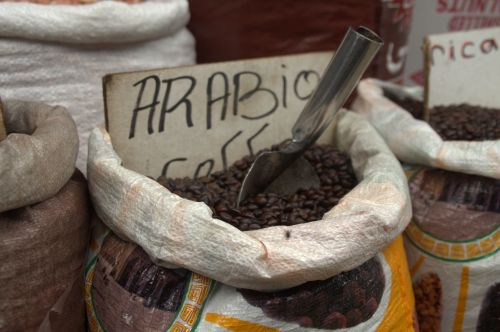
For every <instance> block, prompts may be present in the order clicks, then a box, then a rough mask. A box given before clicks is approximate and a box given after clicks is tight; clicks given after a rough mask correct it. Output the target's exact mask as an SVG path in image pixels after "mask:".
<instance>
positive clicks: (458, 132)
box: [385, 93, 500, 141]
mask: <svg viewBox="0 0 500 332" xmlns="http://www.w3.org/2000/svg"><path fill="white" fill-rule="evenodd" d="M385 96H386V97H387V98H389V99H390V100H392V101H393V102H395V103H396V104H398V105H399V106H401V108H403V109H405V110H407V111H408V112H410V113H411V114H412V115H413V117H414V118H416V119H419V120H422V119H423V103H422V102H419V101H415V100H412V99H404V100H400V99H398V98H397V97H395V96H392V95H391V94H387V93H386V94H385ZM429 114H430V116H429V124H430V126H431V127H432V128H434V130H435V131H436V132H437V133H438V134H439V136H441V138H442V139H443V140H445V141H457V140H460V141H485V140H497V139H500V110H499V109H493V108H486V107H481V106H473V105H468V104H460V105H451V106H436V107H434V108H431V109H430V110H429Z"/></svg>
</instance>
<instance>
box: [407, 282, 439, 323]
mask: <svg viewBox="0 0 500 332" xmlns="http://www.w3.org/2000/svg"><path fill="white" fill-rule="evenodd" d="M442 289H443V288H442V286H441V280H440V279H439V276H438V275H437V274H435V273H429V274H425V275H423V276H422V277H421V278H420V280H419V281H418V282H416V283H415V284H414V285H413V290H414V291H415V305H416V309H417V316H418V324H419V326H420V330H421V331H426V332H439V331H440V329H441V327H440V326H441V310H442V309H441V305H442V304H441V301H442Z"/></svg>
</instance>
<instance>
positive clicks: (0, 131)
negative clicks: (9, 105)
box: [0, 100, 7, 142]
mask: <svg viewBox="0 0 500 332" xmlns="http://www.w3.org/2000/svg"><path fill="white" fill-rule="evenodd" d="M6 137H7V130H6V129H5V123H4V120H3V104H2V100H0V142H1V141H3V140H4V139H5V138H6Z"/></svg>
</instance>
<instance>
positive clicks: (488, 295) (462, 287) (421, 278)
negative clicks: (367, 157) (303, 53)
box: [353, 80, 500, 332]
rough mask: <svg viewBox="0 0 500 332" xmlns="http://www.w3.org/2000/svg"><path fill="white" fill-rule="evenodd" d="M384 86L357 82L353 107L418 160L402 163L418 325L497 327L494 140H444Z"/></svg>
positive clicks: (497, 143)
mask: <svg viewBox="0 0 500 332" xmlns="http://www.w3.org/2000/svg"><path fill="white" fill-rule="evenodd" d="M384 84H385V83H383V82H378V81H375V80H366V81H364V82H361V83H360V85H359V88H358V92H359V97H358V99H357V100H356V101H355V103H354V105H353V107H354V109H356V111H357V112H359V113H360V114H362V115H363V116H365V117H366V118H367V119H368V120H369V121H370V122H371V123H372V124H373V125H374V126H375V127H376V128H377V129H378V131H379V132H380V134H381V135H382V136H383V137H384V138H385V139H386V141H387V143H388V145H389V146H390V148H391V149H392V150H393V152H394V153H395V154H396V155H397V156H398V157H399V158H400V159H401V160H403V161H405V162H407V163H416V164H420V165H421V166H409V165H408V167H407V176H408V178H409V188H410V195H411V200H412V205H413V220H412V222H411V223H410V224H409V225H408V228H407V229H406V231H405V235H406V236H405V245H406V250H407V255H408V263H409V265H410V271H411V275H412V279H413V282H414V291H415V298H416V308H417V313H418V316H419V324H420V327H421V329H422V330H423V331H431V332H432V331H476V332H483V331H495V330H496V329H498V319H499V318H500V302H499V296H498V290H499V289H500V283H499V278H498V276H499V275H500V167H499V165H500V163H499V160H500V140H490V141H479V142H468V141H442V140H441V138H440V137H439V135H438V134H437V133H436V132H435V131H434V130H433V129H432V128H431V127H430V126H429V125H428V124H427V123H425V122H423V121H419V120H416V119H414V118H413V117H412V116H411V115H410V114H409V113H408V112H406V110H404V109H402V108H401V107H399V106H397V105H396V104H394V103H393V102H391V101H390V100H389V99H387V98H386V97H384V93H383V86H384ZM400 90H401V91H400V92H402V91H403V90H406V91H407V92H408V89H406V88H400ZM431 116H432V113H431ZM447 170H453V171H456V172H451V171H447ZM465 173H468V174H465Z"/></svg>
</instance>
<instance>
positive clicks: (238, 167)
mask: <svg viewBox="0 0 500 332" xmlns="http://www.w3.org/2000/svg"><path fill="white" fill-rule="evenodd" d="M273 148H274V149H275V148H276V147H273ZM304 157H305V158H306V159H307V160H308V161H309V162H310V163H311V165H313V167H314V169H315V170H316V172H317V174H318V176H319V179H320V183H321V184H320V187H319V188H314V189H300V190H298V191H297V192H296V193H294V194H292V195H286V196H282V195H277V194H275V193H262V194H258V195H256V196H255V197H252V198H250V199H248V200H246V201H245V202H243V203H242V204H240V208H239V209H237V208H236V199H237V197H238V192H239V190H240V187H241V182H242V181H243V178H244V177H245V175H246V173H247V171H248V169H249V168H250V166H251V164H252V162H253V160H254V159H255V157H252V156H246V157H244V158H242V159H240V160H238V161H236V162H235V163H234V164H233V165H232V166H230V167H229V168H228V169H227V170H226V171H220V172H215V173H213V174H211V175H209V176H204V177H200V178H198V179H191V178H187V177H186V178H182V179H167V178H165V177H160V178H159V179H158V182H159V183H161V184H162V185H164V186H165V187H166V188H168V189H169V190H170V191H171V192H173V193H175V194H177V195H179V196H181V197H184V198H187V199H190V200H193V201H198V202H204V203H205V204H207V205H208V206H209V207H210V208H211V209H212V211H213V213H214V216H215V217H216V218H219V219H221V220H223V221H225V222H227V223H230V224H231V225H233V226H235V227H237V228H238V229H240V230H242V231H246V230H256V229H260V228H266V227H271V226H277V225H296V224H301V223H304V222H309V221H315V220H320V219H321V218H322V217H323V214H324V213H325V212H327V211H329V210H330V209H331V208H332V207H334V206H335V205H336V204H337V203H338V201H339V200H340V198H342V197H343V196H344V195H345V194H347V193H348V192H349V191H350V190H351V189H352V188H353V187H354V186H355V185H356V184H357V181H356V178H355V176H354V172H353V170H352V166H351V163H350V160H349V158H348V157H347V156H346V155H344V154H342V153H340V152H338V151H337V150H335V149H334V148H333V147H331V146H327V145H315V146H313V147H312V148H310V149H308V150H307V151H306V152H305V155H304Z"/></svg>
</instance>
